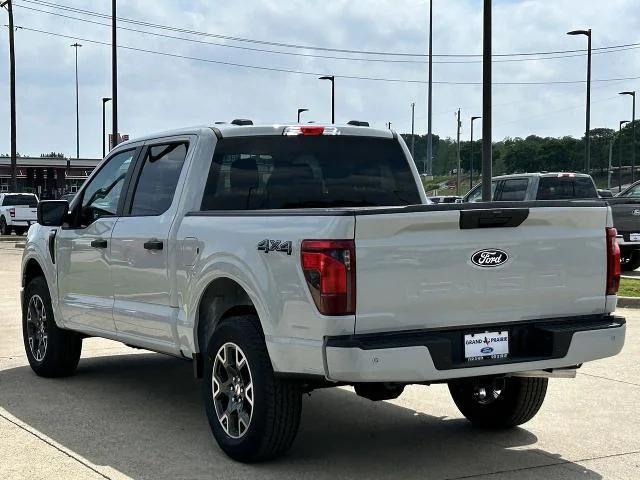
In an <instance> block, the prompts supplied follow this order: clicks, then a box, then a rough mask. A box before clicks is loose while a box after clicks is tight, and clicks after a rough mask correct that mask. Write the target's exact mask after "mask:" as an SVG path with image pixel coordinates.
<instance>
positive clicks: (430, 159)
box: [425, 0, 433, 175]
mask: <svg viewBox="0 0 640 480" xmlns="http://www.w3.org/2000/svg"><path fill="white" fill-rule="evenodd" d="M432 60H433V0H429V86H428V89H427V90H428V91H427V171H426V172H425V173H426V174H427V175H432V174H433V130H432V120H433V95H432V89H433V69H432V67H433V61H432Z"/></svg>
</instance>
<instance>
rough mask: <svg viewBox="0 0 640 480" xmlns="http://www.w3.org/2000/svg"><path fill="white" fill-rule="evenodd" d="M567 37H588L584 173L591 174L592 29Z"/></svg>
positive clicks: (577, 31)
mask: <svg viewBox="0 0 640 480" xmlns="http://www.w3.org/2000/svg"><path fill="white" fill-rule="evenodd" d="M567 35H586V36H587V108H586V110H587V112H586V117H587V118H586V127H585V130H586V131H585V137H584V138H585V159H584V170H585V172H584V173H589V171H590V168H591V29H588V30H572V31H571V32H567Z"/></svg>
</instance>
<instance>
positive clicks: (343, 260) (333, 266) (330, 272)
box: [301, 240, 356, 315]
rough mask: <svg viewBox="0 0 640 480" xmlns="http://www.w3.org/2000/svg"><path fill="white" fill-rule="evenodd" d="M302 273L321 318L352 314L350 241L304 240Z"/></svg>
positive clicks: (353, 259) (352, 253)
mask: <svg viewBox="0 0 640 480" xmlns="http://www.w3.org/2000/svg"><path fill="white" fill-rule="evenodd" d="M301 257H302V258H301V260H302V271H303V272H304V278H305V279H306V281H307V285H308V286H309V290H310V292H311V296H312V297H313V301H314V302H315V304H316V307H318V310H319V311H320V313H321V314H323V315H353V314H354V313H355V312H356V248H355V243H354V241H353V240H304V241H303V242H302V248H301Z"/></svg>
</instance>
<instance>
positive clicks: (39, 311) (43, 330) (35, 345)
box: [27, 295, 49, 362]
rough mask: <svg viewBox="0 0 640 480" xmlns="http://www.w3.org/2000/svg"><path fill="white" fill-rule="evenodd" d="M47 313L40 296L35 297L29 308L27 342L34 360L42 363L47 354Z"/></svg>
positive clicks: (32, 298) (30, 301) (31, 300)
mask: <svg viewBox="0 0 640 480" xmlns="http://www.w3.org/2000/svg"><path fill="white" fill-rule="evenodd" d="M48 339H49V335H48V328H47V311H46V309H45V306H44V302H43V301H42V298H41V297H40V295H33V296H32V297H31V299H30V300H29V306H28V308H27V340H28V342H29V349H30V350H31V355H33V358H34V359H35V360H36V361H38V362H41V361H42V360H44V356H45V355H46V353H47V343H48Z"/></svg>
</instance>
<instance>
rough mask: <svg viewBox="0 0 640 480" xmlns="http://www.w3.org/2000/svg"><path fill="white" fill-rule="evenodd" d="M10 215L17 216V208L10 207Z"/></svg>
mask: <svg viewBox="0 0 640 480" xmlns="http://www.w3.org/2000/svg"><path fill="white" fill-rule="evenodd" d="M9 216H10V217H11V218H15V216H16V209H15V208H10V209H9Z"/></svg>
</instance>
